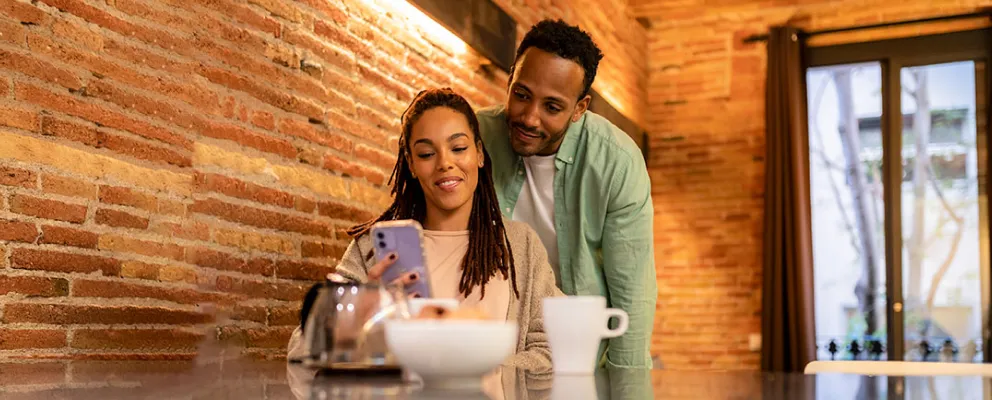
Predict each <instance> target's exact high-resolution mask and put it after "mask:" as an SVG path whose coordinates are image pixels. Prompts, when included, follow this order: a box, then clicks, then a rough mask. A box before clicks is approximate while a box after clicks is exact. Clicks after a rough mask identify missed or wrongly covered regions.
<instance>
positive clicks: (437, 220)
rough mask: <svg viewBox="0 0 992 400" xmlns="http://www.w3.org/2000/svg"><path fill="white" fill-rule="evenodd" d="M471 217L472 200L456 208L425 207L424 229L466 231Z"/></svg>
mask: <svg viewBox="0 0 992 400" xmlns="http://www.w3.org/2000/svg"><path fill="white" fill-rule="evenodd" d="M471 217H472V202H471V201H470V202H469V203H468V204H466V205H465V207H460V208H458V209H456V210H451V211H445V210H441V209H439V208H437V207H431V206H428V207H427V215H426V216H425V218H424V229H427V230H430V231H467V230H468V221H469V218H471Z"/></svg>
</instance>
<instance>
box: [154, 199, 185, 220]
mask: <svg viewBox="0 0 992 400" xmlns="http://www.w3.org/2000/svg"><path fill="white" fill-rule="evenodd" d="M158 212H159V213H160V214H167V215H175V216H177V217H185V216H186V204H183V203H182V202H179V201H173V200H169V199H159V200H158Z"/></svg>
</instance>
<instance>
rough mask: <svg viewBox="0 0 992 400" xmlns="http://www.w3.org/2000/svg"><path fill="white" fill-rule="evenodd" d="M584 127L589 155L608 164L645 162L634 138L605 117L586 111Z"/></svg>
mask: <svg viewBox="0 0 992 400" xmlns="http://www.w3.org/2000/svg"><path fill="white" fill-rule="evenodd" d="M584 129H585V131H586V135H585V137H586V142H587V143H586V152H587V156H589V157H593V158H595V159H599V160H602V161H603V162H604V163H607V164H630V163H634V164H637V163H638V162H640V163H643V156H642V153H641V149H640V148H639V147H637V143H635V142H634V139H632V138H631V137H630V135H628V134H627V133H626V132H624V131H623V130H622V129H620V128H619V127H617V126H616V125H614V124H613V123H612V122H610V121H609V120H608V119H606V118H605V117H603V116H601V115H599V114H596V113H594V112H592V111H586V116H585V124H584Z"/></svg>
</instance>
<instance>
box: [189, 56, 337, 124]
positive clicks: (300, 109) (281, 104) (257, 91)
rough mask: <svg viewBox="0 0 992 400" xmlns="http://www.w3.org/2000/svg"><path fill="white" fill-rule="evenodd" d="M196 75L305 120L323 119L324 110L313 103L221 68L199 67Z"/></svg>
mask: <svg viewBox="0 0 992 400" xmlns="http://www.w3.org/2000/svg"><path fill="white" fill-rule="evenodd" d="M198 73H199V74H200V75H202V76H204V77H206V78H207V79H209V80H210V81H211V82H214V83H216V84H218V85H223V86H226V87H228V88H231V89H234V90H238V91H243V92H245V93H248V94H250V95H251V96H253V97H255V98H257V99H259V100H261V101H264V102H266V103H268V104H271V105H273V106H275V107H277V108H280V109H283V110H285V111H289V112H292V113H298V114H301V115H303V116H306V117H307V118H315V119H318V120H321V119H323V115H324V110H323V108H322V107H320V106H319V105H317V104H314V103H313V102H310V101H307V100H304V99H301V98H299V97H295V96H293V95H291V94H287V93H284V92H282V91H280V90H277V89H274V88H271V87H268V86H265V85H262V84H260V83H258V82H255V81H253V80H252V79H250V78H247V77H244V76H240V75H236V74H234V73H231V72H230V71H227V70H224V69H222V68H216V67H208V66H201V67H200V68H199V71H198Z"/></svg>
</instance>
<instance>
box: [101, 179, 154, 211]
mask: <svg viewBox="0 0 992 400" xmlns="http://www.w3.org/2000/svg"><path fill="white" fill-rule="evenodd" d="M100 202H101V203H106V204H115V205H120V206H129V207H134V208H140V209H142V210H145V211H151V212H155V211H157V210H158V201H157V200H156V198H155V196H152V195H150V194H145V193H141V192H138V191H136V190H134V189H131V188H126V187H118V186H106V185H104V186H100Z"/></svg>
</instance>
